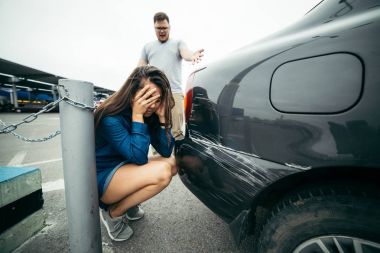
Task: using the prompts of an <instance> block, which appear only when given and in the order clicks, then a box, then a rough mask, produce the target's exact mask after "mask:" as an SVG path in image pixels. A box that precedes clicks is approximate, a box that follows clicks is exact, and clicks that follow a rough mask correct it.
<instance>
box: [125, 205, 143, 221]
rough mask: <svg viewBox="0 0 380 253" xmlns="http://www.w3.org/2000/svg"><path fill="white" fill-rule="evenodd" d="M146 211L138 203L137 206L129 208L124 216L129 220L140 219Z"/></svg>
mask: <svg viewBox="0 0 380 253" xmlns="http://www.w3.org/2000/svg"><path fill="white" fill-rule="evenodd" d="M144 213H145V212H144V210H142V208H141V206H140V205H137V206H134V207H131V208H129V209H128V210H127V212H126V213H125V215H124V216H125V217H126V218H127V219H128V220H139V219H141V218H142V217H144Z"/></svg>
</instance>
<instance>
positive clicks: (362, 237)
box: [255, 184, 380, 253]
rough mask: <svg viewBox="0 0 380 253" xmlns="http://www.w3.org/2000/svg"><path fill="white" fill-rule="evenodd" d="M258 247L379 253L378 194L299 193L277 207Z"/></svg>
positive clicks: (261, 252) (339, 189)
mask: <svg viewBox="0 0 380 253" xmlns="http://www.w3.org/2000/svg"><path fill="white" fill-rule="evenodd" d="M369 194H370V195H371V196H369ZM255 244H256V250H255V252H256V253H292V252H293V253H311V252H331V253H333V252H355V253H356V252H363V253H367V252H380V197H379V191H378V189H375V190H374V189H366V190H362V189H361V187H354V186H351V185H350V186H349V187H348V186H344V185H341V186H339V185H336V184H335V185H332V186H319V187H318V186H314V187H311V188H306V189H303V190H299V191H298V192H294V193H293V194H290V195H288V196H287V197H285V198H284V199H283V200H282V201H280V202H279V203H278V204H277V205H276V206H274V208H273V209H272V212H271V214H270V215H269V217H268V219H267V220H266V222H265V224H264V225H263V227H262V230H261V232H260V235H259V238H258V240H257V241H256V243H255ZM355 247H356V248H355ZM360 248H362V251H360Z"/></svg>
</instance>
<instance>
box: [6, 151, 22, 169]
mask: <svg viewBox="0 0 380 253" xmlns="http://www.w3.org/2000/svg"><path fill="white" fill-rule="evenodd" d="M25 156H26V151H20V152H18V153H17V154H16V155H15V156H14V157H13V158H12V160H11V161H10V162H9V163H8V166H16V165H19V164H21V163H22V162H23V161H24V158H25Z"/></svg>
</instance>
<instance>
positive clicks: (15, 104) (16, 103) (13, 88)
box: [12, 83, 18, 109]
mask: <svg viewBox="0 0 380 253" xmlns="http://www.w3.org/2000/svg"><path fill="white" fill-rule="evenodd" d="M12 91H13V93H12V100H13V106H14V108H16V109H17V108H18V102H17V88H16V84H14V83H12Z"/></svg>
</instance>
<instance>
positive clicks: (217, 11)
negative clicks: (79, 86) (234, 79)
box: [0, 0, 320, 89]
mask: <svg viewBox="0 0 380 253" xmlns="http://www.w3.org/2000/svg"><path fill="white" fill-rule="evenodd" d="M318 2H320V0H287V1H281V0H276V1H274V0H266V1H265V0H234V1H227V0H219V1H216V0H214V1H205V0H192V1H180V0H151V1H143V0H140V1H138V0H136V1H128V0H101V1H100V0H0V58H3V59H6V60H9V61H13V62H16V63H19V64H23V65H27V66H29V67H33V68H36V69H40V70H42V71H46V72H49V73H52V74H55V75H59V76H63V77H67V78H73V79H79V80H84V81H89V82H92V83H94V84H95V85H97V86H101V87H105V88H109V89H118V88H119V87H120V86H121V85H122V84H123V82H124V80H125V79H126V78H127V76H128V75H129V74H130V72H131V71H132V70H133V68H134V67H135V66H136V64H137V62H138V60H139V57H140V53H141V49H142V47H143V45H144V44H145V43H146V42H149V41H152V40H155V39H156V37H155V33H154V29H153V15H154V13H156V12H158V11H164V12H166V13H167V14H168V15H169V18H170V24H171V38H175V39H182V40H184V41H185V42H186V44H187V45H188V47H189V48H190V49H191V50H195V49H199V48H204V49H205V57H204V60H203V61H202V63H201V65H204V64H207V63H209V62H212V61H215V60H216V59H218V58H220V57H223V56H225V55H226V54H228V53H230V52H231V51H233V50H235V49H238V48H240V47H242V46H244V45H246V44H249V43H251V42H254V41H257V40H259V39H261V38H263V37H265V36H267V35H270V34H272V33H274V32H276V31H278V30H280V29H281V28H284V27H286V26H288V25H290V24H292V23H294V22H296V21H297V20H299V19H300V18H302V16H303V15H304V14H305V13H306V12H307V11H308V10H310V9H311V8H312V7H313V6H314V5H316V4H317V3H318ZM201 65H200V66H201ZM193 68H194V66H192V65H191V64H189V63H184V76H187V75H188V74H189V72H190V71H192V69H193ZM185 81H186V80H183V83H185Z"/></svg>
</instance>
